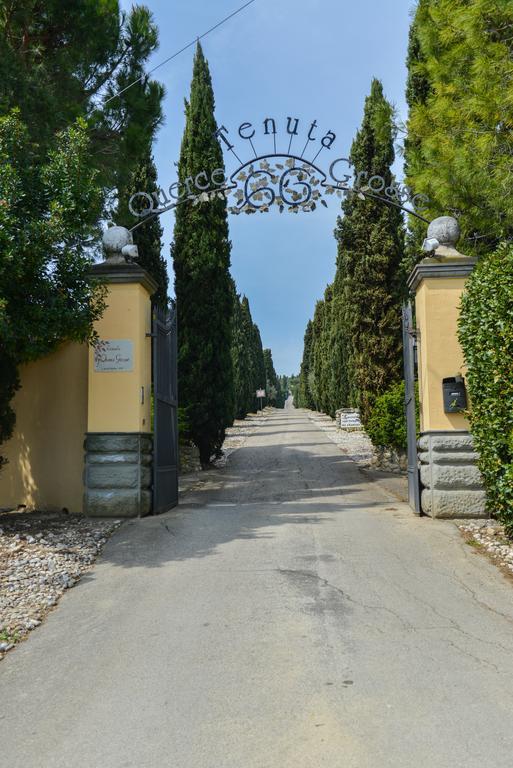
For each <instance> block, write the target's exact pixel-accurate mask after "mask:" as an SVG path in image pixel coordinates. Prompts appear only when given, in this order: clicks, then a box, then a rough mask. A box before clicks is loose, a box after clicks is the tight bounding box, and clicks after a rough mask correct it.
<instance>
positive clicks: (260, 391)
mask: <svg viewBox="0 0 513 768" xmlns="http://www.w3.org/2000/svg"><path fill="white" fill-rule="evenodd" d="M256 396H257V397H259V398H260V410H262V400H263V398H264V397H265V389H257V391H256Z"/></svg>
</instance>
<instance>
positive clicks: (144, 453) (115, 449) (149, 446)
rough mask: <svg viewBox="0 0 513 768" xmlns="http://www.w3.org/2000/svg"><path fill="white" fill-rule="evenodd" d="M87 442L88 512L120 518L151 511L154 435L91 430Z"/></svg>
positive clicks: (141, 514)
mask: <svg viewBox="0 0 513 768" xmlns="http://www.w3.org/2000/svg"><path fill="white" fill-rule="evenodd" d="M84 445H85V451H86V456H85V473H84V474H85V477H84V486H85V495H84V514H85V515H87V516H89V517H119V518H123V517H142V516H144V515H148V514H149V513H150V512H151V504H152V494H151V484H152V471H151V462H152V451H153V437H152V435H151V434H147V433H142V432H141V433H133V432H132V433H126V432H125V433H123V432H94V433H93V432H89V433H88V434H86V439H85V444H84Z"/></svg>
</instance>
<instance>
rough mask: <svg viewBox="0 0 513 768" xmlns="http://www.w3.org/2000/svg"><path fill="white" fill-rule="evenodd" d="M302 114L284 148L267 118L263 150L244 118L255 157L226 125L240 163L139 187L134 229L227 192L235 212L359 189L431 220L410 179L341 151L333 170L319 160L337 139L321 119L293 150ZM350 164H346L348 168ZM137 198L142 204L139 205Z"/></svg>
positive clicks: (243, 134) (293, 207) (306, 202)
mask: <svg viewBox="0 0 513 768" xmlns="http://www.w3.org/2000/svg"><path fill="white" fill-rule="evenodd" d="M299 124H300V121H299V119H298V118H291V117H288V118H287V122H286V134H287V135H288V148H287V151H286V152H279V150H278V147H277V133H278V131H277V125H276V121H275V120H274V119H273V118H266V119H265V120H264V121H263V135H264V137H271V139H272V151H271V152H269V153H264V154H258V152H257V150H256V148H255V143H254V141H253V139H254V138H255V136H256V128H255V127H254V126H253V125H252V123H249V122H243V123H241V125H240V126H239V128H238V135H239V137H240V138H241V139H242V140H243V141H245V142H246V143H247V144H249V146H250V147H251V150H252V152H253V155H254V156H253V157H252V158H251V159H249V160H246V161H243V160H241V158H240V157H239V155H238V154H237V153H236V151H235V148H234V145H233V144H232V143H231V141H230V140H229V138H228V136H227V134H228V133H229V131H228V130H227V128H225V126H224V125H223V126H221V127H220V128H219V129H218V130H217V131H216V133H215V136H216V137H217V138H218V139H219V140H220V141H221V142H222V143H223V144H224V145H225V147H226V148H227V149H228V151H229V152H230V153H231V154H232V155H233V156H234V157H235V158H236V160H237V162H238V165H237V167H236V169H235V170H234V171H231V172H229V174H227V173H226V172H225V171H224V169H222V168H216V169H214V170H213V171H206V170H204V171H201V172H200V173H198V174H197V175H196V176H195V177H194V178H193V177H189V178H188V179H185V181H184V182H182V183H181V184H180V183H179V182H175V183H173V184H171V186H170V187H169V188H168V190H167V191H165V190H164V189H163V188H160V189H159V190H158V191H157V192H156V193H153V195H150V194H149V193H148V192H145V191H140V192H136V193H135V194H134V195H132V197H131V198H130V201H129V209H130V212H131V213H132V214H133V215H134V216H135V217H137V218H139V219H140V220H139V221H138V223H136V224H135V225H134V226H133V227H132V228H131V231H133V230H135V229H137V228H138V227H140V226H142V225H143V224H144V223H146V222H147V221H148V220H150V219H153V218H154V217H155V216H160V215H161V214H163V213H165V212H166V211H169V210H171V209H173V208H176V207H177V206H178V205H180V204H181V203H184V202H189V203H191V204H193V205H198V204H201V203H204V202H208V201H209V200H211V199H213V198H216V197H222V198H226V199H227V201H228V211H229V212H230V213H232V214H234V215H238V214H240V213H247V214H252V213H256V212H267V211H269V210H271V208H272V207H273V206H274V207H277V208H278V210H279V211H280V213H282V212H283V211H285V210H288V211H290V212H293V213H298V212H299V211H304V212H310V211H314V210H315V209H316V208H317V206H318V205H323V206H325V207H327V206H328V203H327V201H326V197H329V196H336V197H339V198H343V197H347V196H349V195H356V196H358V197H359V198H360V199H362V200H365V199H371V200H376V201H378V202H381V203H384V204H386V205H391V206H394V207H396V208H399V209H401V210H402V211H405V212H406V213H408V214H409V215H411V216H415V217H416V218H418V219H420V220H421V221H424V222H425V223H426V224H429V221H428V219H426V218H424V216H423V215H422V213H423V212H424V211H425V209H426V206H427V204H428V203H429V199H428V198H427V197H426V196H425V195H422V194H417V195H414V194H412V193H411V192H410V190H408V188H407V187H405V186H404V185H402V184H400V183H398V182H396V181H395V180H394V179H393V178H391V179H389V180H388V181H387V180H386V179H384V178H383V177H382V176H379V175H370V174H369V173H368V172H365V171H361V172H359V173H358V174H356V175H355V173H354V169H353V166H352V165H351V163H350V161H349V159H348V158H346V157H336V158H335V159H334V160H332V161H331V162H330V165H329V167H328V170H323V169H322V168H321V167H320V165H319V162H318V158H319V156H320V155H321V153H322V152H324V151H327V152H330V151H331V149H332V147H333V144H334V142H335V140H336V134H335V133H334V132H333V131H331V130H330V131H328V132H327V133H326V134H325V135H324V136H323V137H322V138H320V139H319V138H318V137H315V136H314V132H315V131H316V129H317V127H318V126H317V121H316V120H314V121H313V122H312V123H311V125H310V127H309V130H308V133H307V137H306V143H305V145H304V148H303V150H302V152H301V154H294V153H292V152H291V149H292V143H293V141H294V139H295V138H296V137H297V136H298V135H299ZM317 141H320V147H319V148H318V150H317V152H316V154H315V156H314V157H313V159H312V160H309V159H307V158H306V157H305V152H306V151H307V149H308V148H309V147H310V145H311V144H312V143H315V142H317ZM343 164H345V168H343V167H342V166H343ZM136 204H137V207H134V206H135V205H136Z"/></svg>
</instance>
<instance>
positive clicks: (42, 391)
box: [0, 344, 88, 514]
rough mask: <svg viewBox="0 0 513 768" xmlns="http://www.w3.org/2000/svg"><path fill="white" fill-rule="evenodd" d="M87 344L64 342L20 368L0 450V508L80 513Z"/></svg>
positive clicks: (85, 406) (85, 413)
mask: <svg viewBox="0 0 513 768" xmlns="http://www.w3.org/2000/svg"><path fill="white" fill-rule="evenodd" d="M87 358H88V350H87V346H86V345H83V344H65V345H63V346H62V347H60V348H59V349H58V350H57V351H56V352H54V353H53V354H51V355H48V356H47V357H44V358H42V359H41V360H38V361H36V362H34V363H29V364H28V365H24V366H22V368H21V370H20V376H21V385H22V386H21V389H20V390H19V391H18V392H17V394H16V396H15V398H14V401H13V406H14V410H15V412H16V428H15V432H14V434H13V437H12V439H11V440H9V441H8V442H7V443H6V444H4V445H3V446H2V449H1V452H2V455H4V456H6V458H8V459H9V463H8V464H7V466H6V467H4V468H3V469H2V470H0V508H10V509H12V508H16V507H17V506H18V505H19V504H25V505H26V506H27V507H28V508H36V509H41V510H55V509H62V508H63V507H66V508H67V509H68V510H69V511H70V512H71V513H74V514H80V513H81V512H82V497H83V479H82V475H83V470H84V447H83V446H84V433H85V431H86V428H87Z"/></svg>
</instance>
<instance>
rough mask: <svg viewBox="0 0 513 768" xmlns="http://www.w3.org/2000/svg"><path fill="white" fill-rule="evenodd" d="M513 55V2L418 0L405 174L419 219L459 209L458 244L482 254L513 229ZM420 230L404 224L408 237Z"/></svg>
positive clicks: (410, 56)
mask: <svg viewBox="0 0 513 768" xmlns="http://www.w3.org/2000/svg"><path fill="white" fill-rule="evenodd" d="M512 57H513V3H511V2H508V1H507V0H500V1H499V2H491V1H490V0H419V2H418V4H417V7H416V12H415V16H414V18H413V22H412V27H411V32H410V45H409V51H408V62H407V63H408V70H409V77H408V86H407V92H406V96H407V101H408V105H409V116H408V126H407V127H408V138H407V141H406V144H405V156H406V178H407V181H408V184H409V186H410V187H411V189H412V191H414V192H415V193H416V194H418V193H424V194H426V195H427V197H428V198H429V200H430V203H429V204H428V207H427V210H426V214H425V215H426V218H427V219H433V218H434V217H435V216H440V215H444V214H448V213H450V214H452V215H456V216H457V217H458V219H459V221H460V223H461V226H462V231H463V236H464V237H465V238H466V239H467V242H466V246H465V250H466V251H467V252H468V251H469V249H474V250H475V251H476V252H481V253H484V254H486V253H489V252H490V250H491V248H495V247H496V245H497V243H498V242H499V241H500V240H502V239H506V238H507V237H511V235H512V232H513V187H512V185H511V169H512V162H511V157H512V154H513V131H512V126H513V99H512V98H511V61H512ZM424 232H425V229H423V230H422V231H420V230H419V228H418V225H416V224H412V234H413V235H414V238H413V239H414V242H415V243H417V244H418V242H419V240H420V241H421V237H422V236H425V235H423V233H424ZM416 252H417V253H419V250H418V248H417V249H416ZM412 256H414V254H412Z"/></svg>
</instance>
